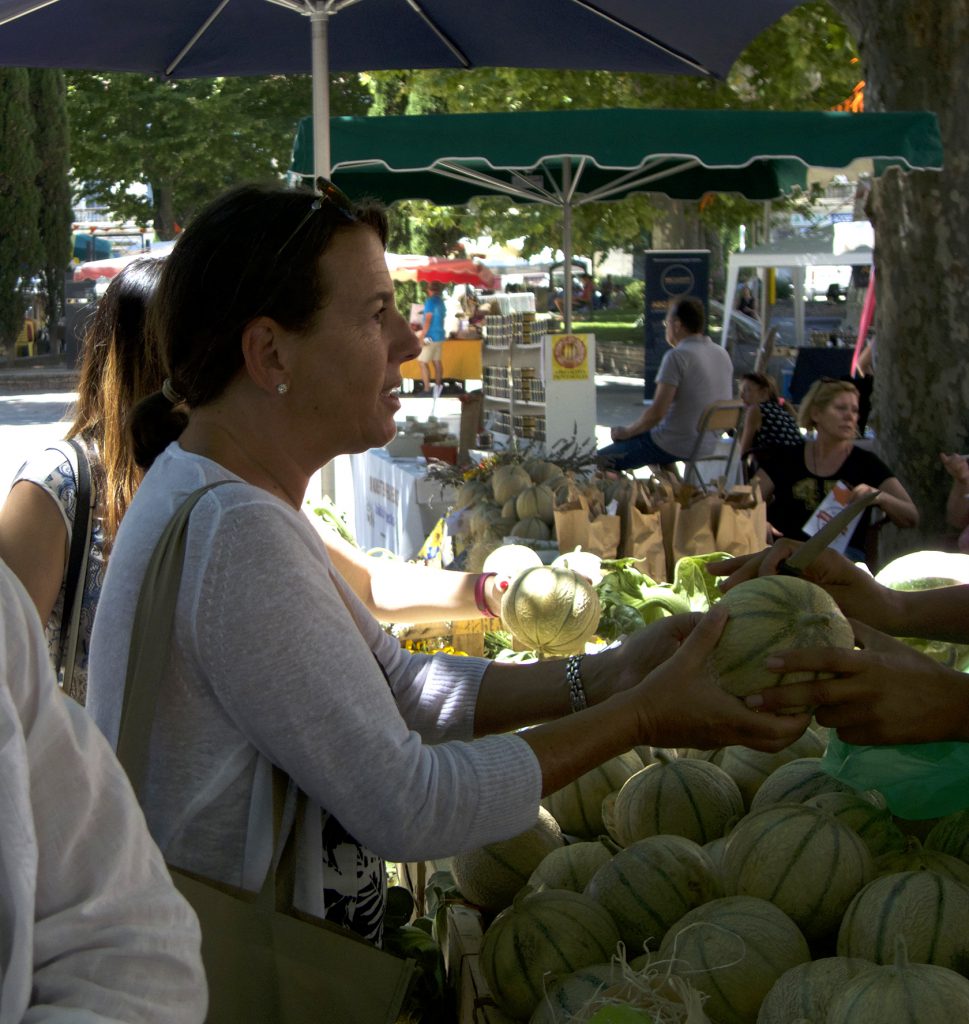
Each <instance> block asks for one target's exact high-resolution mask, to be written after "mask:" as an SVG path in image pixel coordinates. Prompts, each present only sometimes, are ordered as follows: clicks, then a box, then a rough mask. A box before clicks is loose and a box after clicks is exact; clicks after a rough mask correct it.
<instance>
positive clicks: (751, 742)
mask: <svg viewBox="0 0 969 1024" xmlns="http://www.w3.org/2000/svg"><path fill="white" fill-rule="evenodd" d="M678 618H682V619H684V620H687V621H685V622H684V624H683V628H686V629H687V633H688V635H686V636H685V638H684V639H682V641H680V642H679V646H678V647H677V649H676V652H675V653H674V654H673V655H672V657H670V658H668V659H666V660H665V661H664V662H663V663H662V664H661V665H659V666H658V667H657V668H655V669H653V671H652V672H650V673H649V675H648V676H647V677H646V678H645V679H644V680H643V681H642V682H641V683H640V684H639V686H638V687H637V688H636V690H634V691H632V693H631V694H630V696H633V697H635V698H636V709H637V713H638V715H639V735H640V737H641V742H642V743H649V744H652V745H654V746H663V747H698V748H700V749H712V748H714V747H721V746H730V745H733V744H742V745H743V746H746V747H752V748H753V749H755V750H766V751H775V750H782V749H783V748H784V747H786V746H788V745H789V744H790V743H793V742H794V740H796V739H797V738H798V736H800V735H801V733H803V732H804V730H805V729H806V728H807V725H808V722H809V720H810V716H808V715H804V714H802V715H775V714H771V713H766V712H757V711H752V710H750V709H749V708H747V707H746V706H745V705H744V702H743V701H742V700H740V699H739V698H738V697H734V696H732V695H731V694H729V693H727V692H726V691H725V690H722V689H720V687H719V685H718V684H717V675H716V670H715V669H714V667H713V662H712V660H711V657H710V655H711V654H712V652H713V649H714V647H716V645H717V641H718V640H719V639H720V634H721V633H722V632H723V627H724V625H725V623H726V621H727V613H726V611H725V610H723V609H718V608H714V609H713V610H711V611H710V612H707V614H706V615H702V616H678ZM668 621H672V620H668ZM678 628H679V627H678Z"/></svg>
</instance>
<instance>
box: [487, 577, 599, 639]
mask: <svg viewBox="0 0 969 1024" xmlns="http://www.w3.org/2000/svg"><path fill="white" fill-rule="evenodd" d="M600 614H601V609H600V606H599V595H598V594H597V593H596V592H595V589H594V588H593V587H592V586H591V585H590V584H589V583H588V582H587V581H586V580H584V579H583V578H582V577H581V576H580V575H579V574H578V573H576V572H573V571H572V570H571V569H553V568H552V567H551V566H549V565H541V566H536V567H535V568H534V569H526V570H525V572H523V573H522V574H521V575H520V576H518V577H517V578H516V579H514V580H513V581H512V583H511V586H509V588H508V589H507V590H506V591H505V593H504V596H503V597H502V599H501V622H502V625H503V626H504V627H505V629H507V630H508V632H509V633H511V634H512V636H514V637H515V639H516V640H518V641H519V643H521V644H524V645H525V646H526V647H528V648H530V649H533V650H537V651H539V652H540V653H542V654H546V655H553V656H562V655H566V654H580V653H581V652H582V651H584V650H585V644H586V641H588V640H591V639H592V638H593V636H595V632H596V628H597V627H598V625H599V617H600Z"/></svg>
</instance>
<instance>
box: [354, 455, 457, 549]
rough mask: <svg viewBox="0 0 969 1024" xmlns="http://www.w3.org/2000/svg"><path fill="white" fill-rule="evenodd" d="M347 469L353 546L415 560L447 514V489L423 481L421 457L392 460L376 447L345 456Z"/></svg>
mask: <svg viewBox="0 0 969 1024" xmlns="http://www.w3.org/2000/svg"><path fill="white" fill-rule="evenodd" d="M350 466H351V471H352V475H353V511H354V524H353V525H354V534H355V536H356V539H357V543H358V544H359V545H360V547H361V548H363V550H364V551H369V550H371V549H373V548H385V549H386V550H387V551H390V552H392V553H393V554H395V555H397V556H398V557H400V558H404V559H412V558H416V557H417V553H418V552H419V551H420V549H421V546H422V545H423V543H424V541H425V539H426V538H427V535H428V534H429V533H430V532H431V530H432V529H433V527H434V524H435V523H436V522H437V521H438V519H440V518H441V516H442V515H444V514H445V513H446V512H447V510H448V500H449V499H448V494H447V488H445V487H444V486H443V485H442V484H440V483H438V482H436V481H433V480H428V479H427V466H426V464H425V462H424V460H423V459H393V458H391V457H390V456H389V455H388V454H387V453H386V452H385V451H384V450H383V449H382V448H371V449H370V451H367V452H363V453H362V454H359V455H351V456H350Z"/></svg>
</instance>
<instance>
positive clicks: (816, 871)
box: [723, 804, 873, 956]
mask: <svg viewBox="0 0 969 1024" xmlns="http://www.w3.org/2000/svg"><path fill="white" fill-rule="evenodd" d="M872 871H873V866H872V858H871V854H870V853H869V852H868V847H867V846H865V844H864V841H863V840H862V839H861V837H860V836H859V835H858V834H857V833H856V832H854V831H852V830H851V829H850V828H848V826H847V825H842V824H840V823H839V822H838V821H836V820H835V819H834V818H833V817H831V815H830V814H825V812H824V811H821V810H819V809H818V808H817V807H806V806H804V805H801V804H781V805H778V806H777V807H768V808H767V810H764V811H758V812H756V813H754V812H752V813H751V814H749V815H747V817H746V818H744V819H743V821H741V822H740V824H739V825H737V826H736V828H734V829H733V831H732V832H731V833H730V835H729V836H728V837H727V845H726V849H725V850H724V853H723V882H724V889H725V890H726V891H727V892H728V893H731V894H734V895H738V896H758V897H760V898H761V899H765V900H770V902H771V903H774V904H776V906H778V907H780V909H781V910H783V911H784V913H785V914H787V915H788V916H789V917H790V918H791V919H792V920H793V921H794V922H795V923H796V924H797V925H798V927H799V928H800V929H801V930H802V931H803V932H804V934H805V935H806V936H807V938H808V939H809V940H810V941H814V940H817V939H821V938H824V937H826V936H828V935H830V934H832V933H834V932H835V931H837V928H838V925H839V924H840V923H841V916H842V914H843V913H844V911H845V908H846V907H847V906H848V904H849V903H850V902H851V900H852V898H853V897H854V896H855V894H856V893H857V892H858V891H859V889H861V887H862V886H863V885H865V883H866V882H867V881H868V880H869V879H870V878H871V876H872ZM839 952H840V950H839ZM845 955H852V956H863V955H864V954H862V953H851V954H845Z"/></svg>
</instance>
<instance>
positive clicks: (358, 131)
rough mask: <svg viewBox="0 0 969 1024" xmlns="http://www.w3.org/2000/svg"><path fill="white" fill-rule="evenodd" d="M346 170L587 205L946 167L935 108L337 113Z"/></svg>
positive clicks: (397, 186) (404, 185) (390, 190)
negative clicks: (826, 172)
mask: <svg viewBox="0 0 969 1024" xmlns="http://www.w3.org/2000/svg"><path fill="white" fill-rule="evenodd" d="M330 124H331V135H330V137H331V140H332V152H333V171H332V177H333V180H334V181H335V182H336V183H337V184H338V185H339V186H340V187H341V188H342V189H343V190H344V191H346V192H348V193H349V194H351V195H352V194H357V195H362V194H364V193H367V194H371V195H376V196H378V197H379V198H381V199H382V200H384V201H385V202H393V201H394V200H396V199H427V200H430V201H432V202H436V203H438V204H440V205H450V204H455V203H464V202H467V201H468V200H469V199H471V198H472V197H474V196H480V195H494V194H501V193H506V194H508V195H512V196H516V197H518V198H529V199H531V200H533V201H537V202H543V201H546V202H551V203H552V204H553V205H559V203H561V201H562V188H561V182H562V177H563V170H564V169H565V168H566V167H567V166H568V168H570V169H571V172H572V173H571V187H570V191H571V194H572V202H573V205H580V204H581V203H588V202H598V201H600V200H603V199H619V198H622V197H623V196H625V195H629V194H630V193H633V192H662V193H664V194H665V195H668V196H670V197H672V198H674V199H697V198H699V197H700V196H702V195H704V194H705V193H707V192H736V193H739V194H741V195H743V196H746V197H747V198H748V199H774V198H776V197H777V196H780V195H782V194H784V193H786V192H788V191H790V190H791V189H792V188H794V187H796V186H800V187H804V185H805V182H806V178H807V169H808V167H810V166H820V167H846V166H847V165H848V164H850V163H851V162H852V161H854V160H856V159H858V158H862V157H864V158H869V159H872V160H877V161H878V162H879V166H880V167H884V166H885V165H888V164H900V165H902V166H903V167H907V168H940V167H941V166H942V143H941V140H940V138H939V130H938V125H937V123H936V118H935V115H934V114H932V113H928V112H923V111H916V112H903V113H885V114H850V113H844V112H841V111H795V112H786V111H783V112H779V111H761V110H755V111H739V110H633V109H614V110H574V111H572V110H564V111H562V110H554V111H539V112H530V111H529V112H516V113H501V114H422V115H416V116H413V117H334V118H331V121H330ZM312 138H313V125H312V118H309V117H307V118H303V119H302V121H301V122H300V125H299V129H298V132H297V136H296V141H295V145H294V149H293V161H292V167H291V169H292V170H293V171H294V172H295V173H297V174H302V175H310V174H312V153H313V148H312Z"/></svg>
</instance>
